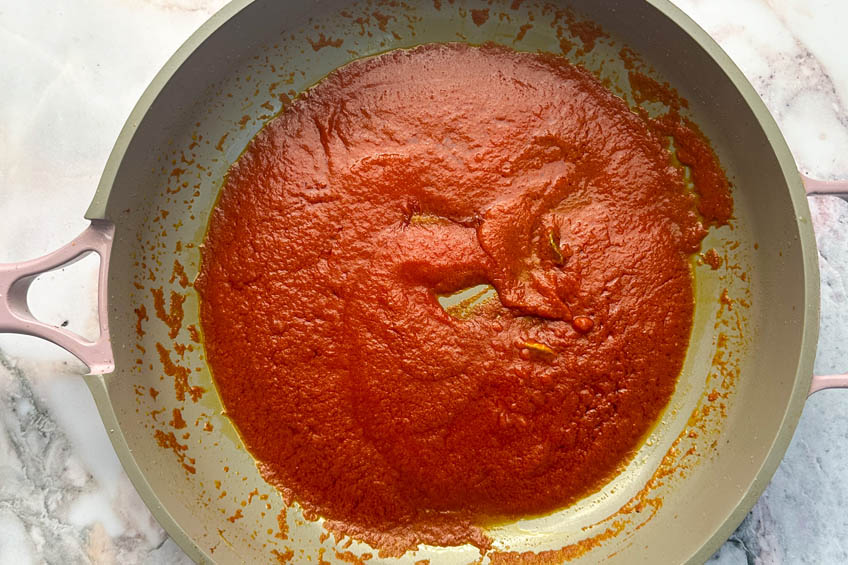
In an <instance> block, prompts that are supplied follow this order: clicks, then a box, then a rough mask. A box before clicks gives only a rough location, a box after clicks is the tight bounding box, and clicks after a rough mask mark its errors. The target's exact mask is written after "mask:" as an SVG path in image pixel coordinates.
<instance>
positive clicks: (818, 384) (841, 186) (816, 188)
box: [801, 175, 848, 394]
mask: <svg viewBox="0 0 848 565" xmlns="http://www.w3.org/2000/svg"><path fill="white" fill-rule="evenodd" d="M801 180H802V181H803V182H804V188H805V189H806V191H807V196H819V195H827V196H840V197H842V198H845V199H848V181H826V180H817V179H811V178H809V177H808V176H806V175H801ZM828 388H848V373H845V374H842V375H813V384H812V385H811V386H810V392H809V394H813V393H815V392H818V391H820V390H825V389H828Z"/></svg>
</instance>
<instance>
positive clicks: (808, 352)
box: [85, 0, 820, 563]
mask: <svg viewBox="0 0 848 565" xmlns="http://www.w3.org/2000/svg"><path fill="white" fill-rule="evenodd" d="M253 2H254V0H231V2H229V3H228V4H226V5H225V6H224V7H222V8H221V9H220V10H219V11H218V12H216V13H215V14H213V15H212V16H211V17H210V18H209V19H208V20H206V22H204V23H203V24H202V25H201V26H200V27H199V28H198V29H197V30H196V31H195V32H194V33H192V34H191V36H189V38H188V39H187V40H186V41H185V42H184V43H183V44H182V45H181V46H180V47H179V49H177V51H176V52H175V53H174V54H173V55H172V56H171V57H170V58H169V59H168V61H167V62H166V63H165V64H164V66H163V67H162V69H161V70H160V71H159V72H158V73H157V74H156V76H155V77H154V78H153V80H152V81H151V82H150V84H149V85H148V87H147V88H146V89H145V91H144V93H143V94H142V95H141V97H140V98H139V100H138V102H137V103H136V105H135V107H134V108H133V110H132V112H131V113H130V115H129V117H128V118H127V121H126V123H125V125H124V126H123V128H122V130H121V132H120V134H119V135H118V137H117V139H116V141H115V144H114V146H113V148H112V151H111V153H110V155H109V158H108V160H107V162H106V165H105V167H104V171H103V174H102V175H101V178H100V181H99V184H98V187H97V190H96V192H95V195H94V197H93V199H92V202H91V204H90V206H89V208H88V210H87V211H86V213H85V218H87V219H89V220H94V219H107V215H106V209H107V203H108V201H109V196H110V194H111V191H112V188H113V187H114V184H115V179H116V177H117V174H118V171H119V169H120V167H121V163H122V162H123V159H124V157H125V156H126V153H127V149H128V147H129V145H130V142H131V140H132V138H133V136H134V134H135V131H136V129H137V127H138V126H139V124H141V122H142V120H143V119H144V118H145V117H146V115H147V114H148V111H149V109H150V107H151V106H152V105H153V103H154V102H155V100H156V99H157V97H158V96H159V94H160V93H161V91H162V90H163V89H164V88H165V86H166V85H167V84H168V82H169V81H170V80H171V78H172V77H173V76H174V75H176V74H177V72H178V71H179V69H180V67H181V66H182V65H183V63H185V62H186V60H187V59H188V58H189V57H190V56H191V55H192V54H193V53H194V52H195V51H196V50H197V49H198V48H199V47H200V46H201V45H202V44H203V43H204V42H205V40H206V39H207V38H209V37H210V36H211V35H212V34H213V33H215V31H217V30H218V29H219V28H221V27H222V26H223V25H224V24H226V23H227V22H228V21H229V20H230V19H231V18H233V17H235V16H236V15H237V14H238V13H239V12H241V11H242V10H243V9H245V8H246V7H248V6H249V5H251V4H252V3H253ZM644 2H645V4H647V5H648V6H650V7H652V8H654V9H655V10H656V11H657V12H659V15H660V16H662V17H666V18H668V19H670V20H671V21H672V22H673V23H674V24H675V25H676V26H678V27H679V28H680V29H681V30H682V31H684V32H685V33H686V34H687V35H688V36H689V37H690V38H691V39H693V40H694V41H695V42H696V43H697V44H698V46H699V47H700V48H701V49H703V50H704V52H706V54H707V55H708V56H709V57H710V59H711V60H712V61H713V63H715V64H716V65H717V66H718V67H719V68H720V69H721V71H722V72H723V73H724V74H725V76H726V77H727V78H728V80H730V82H731V84H733V86H734V87H735V88H736V89H737V90H738V91H739V93H740V95H741V96H742V98H743V99H744V101H745V104H746V105H747V106H748V108H749V110H750V111H751V113H752V114H753V115H754V117H755V118H756V121H757V124H758V126H759V127H760V128H761V129H762V131H763V133H764V134H765V136H766V138H767V140H768V142H769V145H770V147H771V150H772V151H773V152H774V155H775V157H776V158H777V160H778V163H779V166H780V170H781V172H782V173H783V177H784V180H785V185H786V190H788V191H789V196H790V199H791V202H792V207H793V211H794V214H795V218H796V222H795V223H796V227H797V230H798V232H797V233H798V236H799V241H800V252H801V260H802V265H803V280H804V293H803V296H804V304H803V305H800V306H801V308H800V309H801V317H802V323H803V328H802V334H801V339H800V354H799V357H798V362H797V365H796V367H795V380H794V386H793V390H792V393H791V395H790V397H789V401H788V403H787V406H786V410H785V412H784V415H783V418H782V420H781V422H780V425H779V427H778V428H777V430H776V434H775V436H774V439H773V440H772V443H771V445H770V446H769V449H768V452H767V454H766V456H765V458H764V459H763V460H762V462H761V465H760V467H759V469H758V470H757V473H756V475H755V477H754V480H753V481H752V482H751V484H750V485H749V487H748V488H747V489H746V490H745V492H744V493H743V494H742V496H741V497H740V498H739V500H738V502H737V503H736V505H735V506H734V507H733V508H729V509H728V514H727V516H726V517H725V518H724V519H723V520H722V523H721V525H720V526H719V527H718V528H717V529H716V530H715V531H713V532H712V533H711V534H709V536H708V538H707V539H706V540H705V541H702V542H701V541H699V542H697V544H698V546H697V547H694V546H695V545H696V543H695V542H694V540H693V544H692V545H693V548H692V551H693V553H692V554H691V556H690V557H689V558H688V559H687V560H686V562H687V563H703V562H704V561H705V560H706V559H708V558H709V557H710V556H711V555H712V554H713V553H714V552H715V551H716V550H717V549H718V547H719V546H720V545H721V544H722V543H724V541H725V540H726V539H727V538H728V536H729V535H730V534H731V533H732V532H733V530H735V529H736V527H737V526H738V525H739V524H740V523H741V522H742V520H743V519H744V517H745V516H746V515H747V513H748V512H749V511H750V509H751V508H752V507H753V506H754V504H755V503H756V501H757V500H758V499H759V497H760V496H761V495H762V493H763V491H764V490H765V488H766V486H767V485H768V483H769V481H770V480H771V478H772V476H773V474H774V472H775V471H776V470H777V467H778V465H779V464H780V462H781V460H782V459H783V456H784V454H785V452H786V449H787V448H788V446H789V443H790V441H791V439H792V437H793V435H794V432H795V428H796V427H797V424H798V421H799V419H800V417H801V413H802V410H803V406H804V403H805V401H806V398H807V393H808V391H809V387H810V383H811V380H812V371H813V362H814V359H815V352H816V347H817V341H818V333H819V324H818V321H819V309H820V303H819V294H820V288H819V286H820V281H819V268H818V255H817V248H816V242H815V237H814V234H813V229H812V224H811V222H810V221H809V218H810V211H809V206H808V203H807V199H806V195H805V192H804V188H803V184H802V182H801V177H800V174H799V172H798V168H797V165H796V163H795V160H794V157H793V156H792V154H791V152H790V150H789V147H788V144H787V143H786V140H785V139H784V137H783V134H782V133H781V131H780V129H779V128H778V126H777V123H776V122H775V120H774V117H773V116H772V115H771V113H770V112H769V110H768V109H767V107H766V105H765V103H764V102H763V101H762V99H761V98H760V96H759V95H758V94H757V92H756V91H755V90H754V88H753V86H752V85H751V84H750V82H749V81H748V79H747V78H746V77H745V76H744V75H743V74H742V72H741V70H740V69H739V68H738V66H737V65H736V64H735V63H734V62H733V61H732V60H731V59H730V57H729V56H728V55H727V54H726V53H725V52H724V50H723V49H722V48H721V47H720V46H719V45H718V44H717V43H716V42H715V40H713V39H712V37H710V36H709V35H708V34H707V33H706V31H704V30H703V29H702V28H701V27H700V26H699V25H698V24H697V23H695V22H694V20H692V19H691V18H690V17H689V16H688V15H686V13H684V12H683V11H682V10H681V9H680V8H678V7H677V6H675V5H674V4H672V3H671V2H670V0H644ZM113 375H114V373H110V374H107V375H89V376H87V377H86V384H87V385H88V387H89V390H90V391H91V393H92V396H93V397H94V400H95V404H96V406H97V410H98V412H99V414H100V417H101V419H102V420H103V423H104V426H105V427H106V429H107V430H108V431H109V438H110V440H111V442H112V445H113V447H114V448H115V451H116V452H117V455H118V458H119V460H120V461H121V464H122V466H123V468H124V470H125V471H126V473H127V475H128V476H129V478H130V481H131V482H132V484H133V486H134V487H135V488H136V490H137V491H138V493H139V495H140V496H141V498H142V499H143V500H144V502H145V504H146V505H147V507H148V508H149V509H150V511H151V513H152V514H153V516H154V517H155V518H156V520H157V521H158V522H159V524H160V525H161V526H162V527H163V528H164V529H165V530H166V531H167V533H168V535H169V536H171V537H172V538H173V539H174V541H175V542H176V543H177V544H178V545H179V546H180V548H181V549H183V551H185V552H186V554H187V555H188V556H189V557H190V558H191V559H193V560H194V561H196V562H198V563H214V562H215V561H214V559H213V558H212V556H211V555H210V554H209V553H207V552H206V551H205V550H204V549H203V548H201V547H200V546H199V545H198V544H197V543H195V541H194V540H193V539H192V538H191V537H190V536H189V535H188V534H187V533H186V531H185V530H184V529H183V528H182V527H181V526H180V524H179V523H178V522H177V521H176V520H175V519H174V517H173V516H172V515H171V514H170V513H169V512H168V510H167V509H166V508H165V507H164V506H163V505H162V503H161V501H160V499H159V496H158V495H157V494H156V492H155V491H154V489H153V488H152V487H151V485H150V483H149V482H148V481H147V478H146V476H145V474H144V473H143V472H142V470H141V468H140V466H139V465H138V463H137V462H136V461H135V457H134V455H133V454H132V451H131V449H130V447H129V445H128V443H127V441H126V438H125V436H124V435H123V432H122V428H121V425H120V423H119V421H118V418H117V415H116V414H115V412H114V407H113V405H112V401H111V399H110V395H109V383H108V381H109V379H110V378H111V377H112V376H113Z"/></svg>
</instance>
